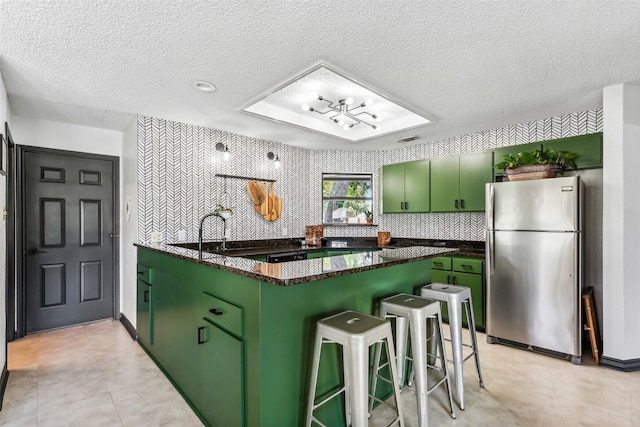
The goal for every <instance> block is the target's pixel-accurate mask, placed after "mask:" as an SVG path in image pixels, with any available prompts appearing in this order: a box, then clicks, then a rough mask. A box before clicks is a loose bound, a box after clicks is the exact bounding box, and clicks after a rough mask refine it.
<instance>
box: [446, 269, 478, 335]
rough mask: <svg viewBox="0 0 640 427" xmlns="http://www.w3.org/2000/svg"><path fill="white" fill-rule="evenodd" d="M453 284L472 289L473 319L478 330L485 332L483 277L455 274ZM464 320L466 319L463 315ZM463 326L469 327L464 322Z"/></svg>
mask: <svg viewBox="0 0 640 427" xmlns="http://www.w3.org/2000/svg"><path fill="white" fill-rule="evenodd" d="M453 284H454V285H460V286H466V287H468V288H470V289H471V300H472V301H471V302H472V305H473V319H474V321H475V322H476V329H478V328H479V329H482V330H484V308H483V307H484V304H483V292H482V275H481V274H469V273H458V272H453ZM463 319H465V317H464V314H463ZM462 324H463V325H464V326H467V322H466V321H465V320H463V322H462Z"/></svg>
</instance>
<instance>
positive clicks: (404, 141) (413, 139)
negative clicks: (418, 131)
mask: <svg viewBox="0 0 640 427" xmlns="http://www.w3.org/2000/svg"><path fill="white" fill-rule="evenodd" d="M416 139H420V137H419V136H418V135H414V136H409V137H407V138H402V139H399V140H398V142H399V143H400V144H404V143H407V142H411V141H415V140H416Z"/></svg>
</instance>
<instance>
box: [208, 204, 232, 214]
mask: <svg viewBox="0 0 640 427" xmlns="http://www.w3.org/2000/svg"><path fill="white" fill-rule="evenodd" d="M220 212H229V213H230V214H231V215H233V208H225V207H224V206H222V205H221V204H217V205H216V207H215V208H214V209H213V213H214V214H216V215H220Z"/></svg>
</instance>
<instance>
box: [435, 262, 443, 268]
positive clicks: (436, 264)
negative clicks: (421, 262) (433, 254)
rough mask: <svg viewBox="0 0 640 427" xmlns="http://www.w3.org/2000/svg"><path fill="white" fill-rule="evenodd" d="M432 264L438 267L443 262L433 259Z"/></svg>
mask: <svg viewBox="0 0 640 427" xmlns="http://www.w3.org/2000/svg"><path fill="white" fill-rule="evenodd" d="M433 265H435V266H438V267H442V266H443V265H444V264H443V263H441V262H440V261H433Z"/></svg>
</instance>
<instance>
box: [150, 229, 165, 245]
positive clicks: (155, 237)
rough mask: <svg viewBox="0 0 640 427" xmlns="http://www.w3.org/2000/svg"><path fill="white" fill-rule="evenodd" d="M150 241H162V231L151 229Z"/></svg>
mask: <svg viewBox="0 0 640 427" xmlns="http://www.w3.org/2000/svg"><path fill="white" fill-rule="evenodd" d="M151 241H152V242H155V243H157V242H162V231H152V232H151Z"/></svg>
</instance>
